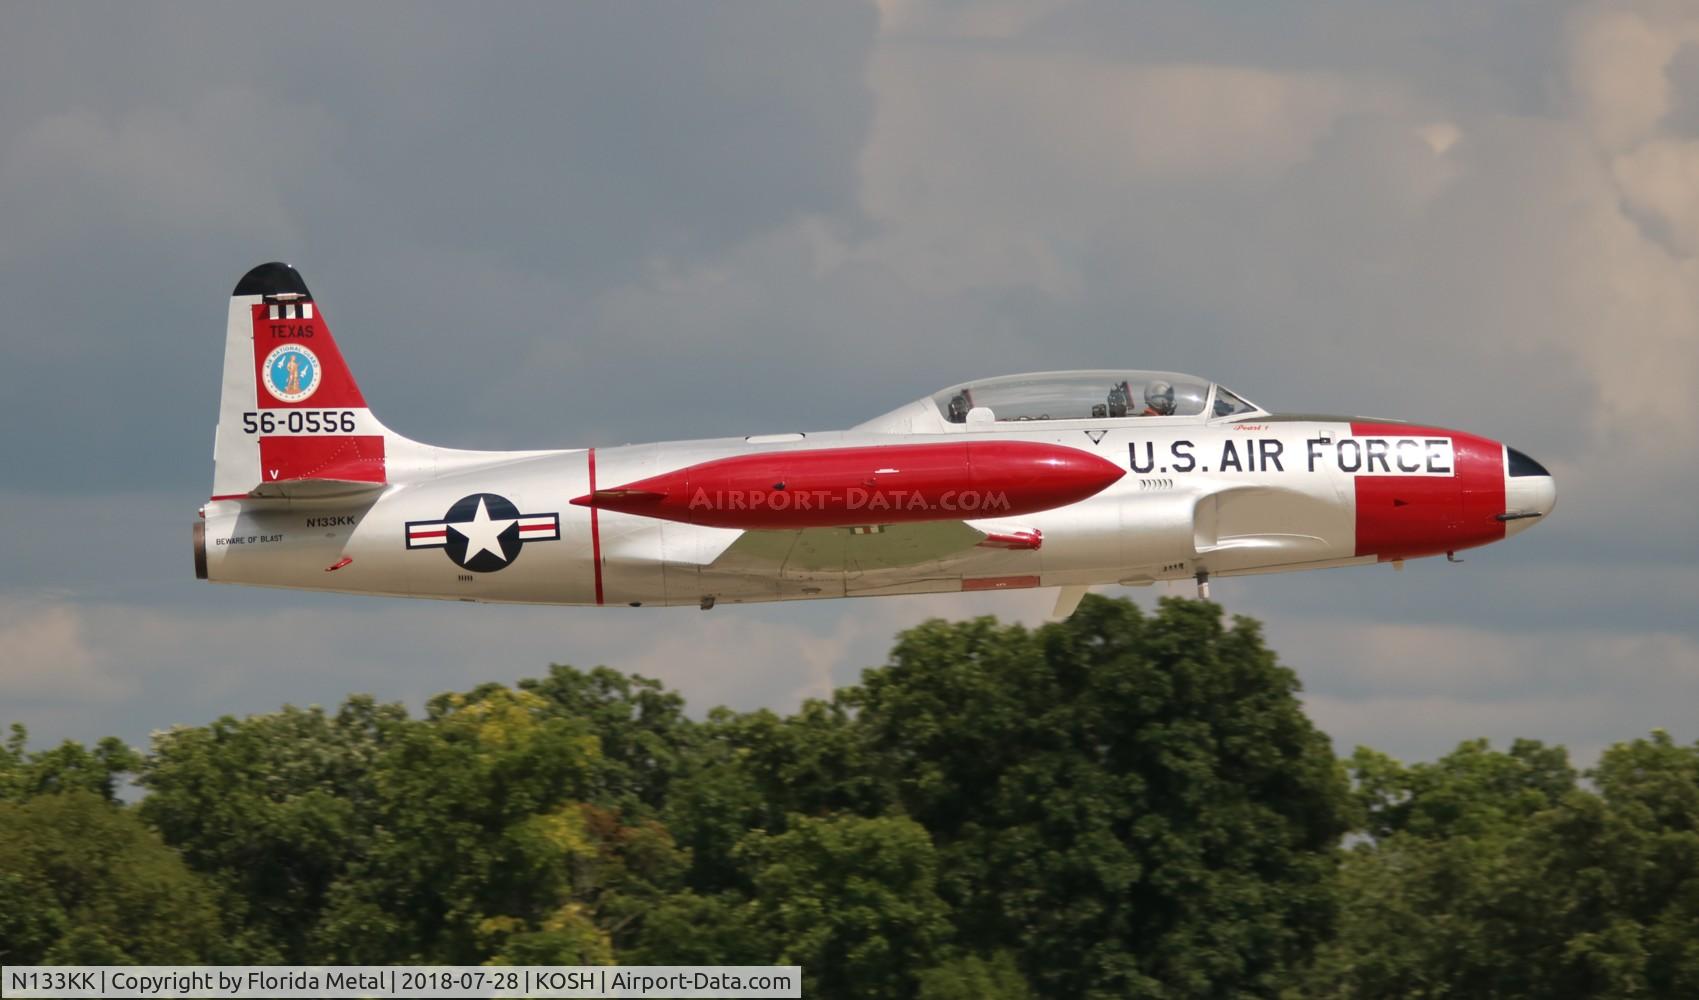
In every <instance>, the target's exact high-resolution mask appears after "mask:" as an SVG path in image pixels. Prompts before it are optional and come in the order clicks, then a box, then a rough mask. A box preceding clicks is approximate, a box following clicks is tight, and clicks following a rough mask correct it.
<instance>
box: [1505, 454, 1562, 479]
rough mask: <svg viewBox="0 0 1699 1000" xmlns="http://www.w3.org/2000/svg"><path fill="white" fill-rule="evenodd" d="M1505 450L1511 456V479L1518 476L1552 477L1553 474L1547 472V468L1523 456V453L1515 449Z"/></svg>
mask: <svg viewBox="0 0 1699 1000" xmlns="http://www.w3.org/2000/svg"><path fill="white" fill-rule="evenodd" d="M1504 450H1505V452H1507V453H1508V454H1509V455H1510V475H1511V478H1515V477H1517V476H1550V475H1551V473H1549V472H1547V471H1546V467H1545V466H1543V465H1541V464H1540V463H1538V462H1536V461H1534V460H1533V459H1531V458H1529V457H1528V456H1527V455H1524V454H1522V453H1521V452H1519V451H1517V450H1516V449H1515V448H1510V447H1506V448H1505V449H1504Z"/></svg>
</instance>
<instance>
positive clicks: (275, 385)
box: [260, 344, 319, 403]
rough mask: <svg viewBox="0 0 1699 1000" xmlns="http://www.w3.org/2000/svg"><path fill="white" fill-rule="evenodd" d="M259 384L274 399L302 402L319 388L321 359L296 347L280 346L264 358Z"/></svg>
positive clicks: (306, 350)
mask: <svg viewBox="0 0 1699 1000" xmlns="http://www.w3.org/2000/svg"><path fill="white" fill-rule="evenodd" d="M260 382H261V384H263V385H264V386H265V391H266V392H269V393H271V394H272V396H274V397H275V398H277V399H279V400H282V401H283V402H285V403H299V402H301V401H302V400H303V399H306V398H307V397H308V396H311V395H312V394H313V391H314V390H315V389H317V388H318V387H319V359H318V356H317V355H315V354H313V352H312V351H310V350H308V349H307V348H305V347H297V346H295V345H294V344H288V345H285V346H283V347H279V348H278V349H277V350H275V351H272V352H271V353H270V354H267V355H266V356H265V364H264V365H263V366H262V370H261V372H260Z"/></svg>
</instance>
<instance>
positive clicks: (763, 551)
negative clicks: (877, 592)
mask: <svg viewBox="0 0 1699 1000" xmlns="http://www.w3.org/2000/svg"><path fill="white" fill-rule="evenodd" d="M993 537H994V536H993V535H992V534H991V533H988V532H985V531H981V530H980V529H978V528H975V527H973V526H972V525H970V524H968V523H967V522H965V521H921V522H915V523H910V524H883V525H870V526H868V527H866V528H801V529H798V530H794V531H745V532H744V533H743V535H742V537H740V538H738V539H737V540H736V541H734V542H732V544H731V545H730V546H728V547H727V548H726V550H725V552H723V553H722V554H721V555H720V557H719V558H717V559H715V560H714V561H713V563H712V565H714V566H715V567H716V568H718V567H722V566H724V565H726V564H727V563H731V562H743V561H749V562H757V563H764V564H767V565H776V566H781V567H783V568H784V570H785V571H786V572H790V573H819V572H833V571H838V570H845V571H849V572H869V571H872V570H881V569H893V568H896V567H900V566H915V565H918V564H921V563H927V562H933V561H936V560H939V559H944V558H948V557H949V556H952V555H956V554H959V553H962V552H965V551H967V550H969V549H972V548H974V547H975V546H978V545H982V544H984V543H985V542H986V541H987V540H989V539H991V538H993Z"/></svg>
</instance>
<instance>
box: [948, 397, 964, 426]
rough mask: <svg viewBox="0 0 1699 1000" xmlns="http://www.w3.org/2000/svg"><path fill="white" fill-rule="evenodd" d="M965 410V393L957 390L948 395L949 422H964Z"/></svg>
mask: <svg viewBox="0 0 1699 1000" xmlns="http://www.w3.org/2000/svg"><path fill="white" fill-rule="evenodd" d="M967 411H968V405H967V395H966V394H964V393H960V392H958V393H956V394H955V395H954V396H951V397H950V423H952V424H961V423H966V422H967Z"/></svg>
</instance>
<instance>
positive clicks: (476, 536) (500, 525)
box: [449, 497, 516, 562]
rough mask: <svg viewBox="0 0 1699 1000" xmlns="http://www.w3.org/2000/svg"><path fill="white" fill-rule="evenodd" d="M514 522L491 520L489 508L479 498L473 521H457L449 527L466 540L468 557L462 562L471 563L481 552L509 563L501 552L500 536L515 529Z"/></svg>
mask: <svg viewBox="0 0 1699 1000" xmlns="http://www.w3.org/2000/svg"><path fill="white" fill-rule="evenodd" d="M515 523H516V522H515V521H513V520H506V521H492V520H490V511H489V508H487V507H485V506H484V498H483V497H479V498H478V509H477V510H476V511H474V512H473V513H472V520H470V521H457V522H454V523H451V524H450V525H449V527H450V528H453V529H454V532H455V534H457V535H459V536H460V537H462V538H464V539H466V556H465V558H464V559H462V560H461V561H462V562H471V561H472V560H473V559H475V558H477V556H478V553H480V552H489V553H492V554H493V555H494V556H495V557H496V558H497V559H500V560H501V561H502V562H507V556H506V555H505V554H504V553H503V552H502V550H501V540H500V535H501V533H502V532H504V531H506V530H507V529H508V528H511V527H513V525H514V524H515Z"/></svg>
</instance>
